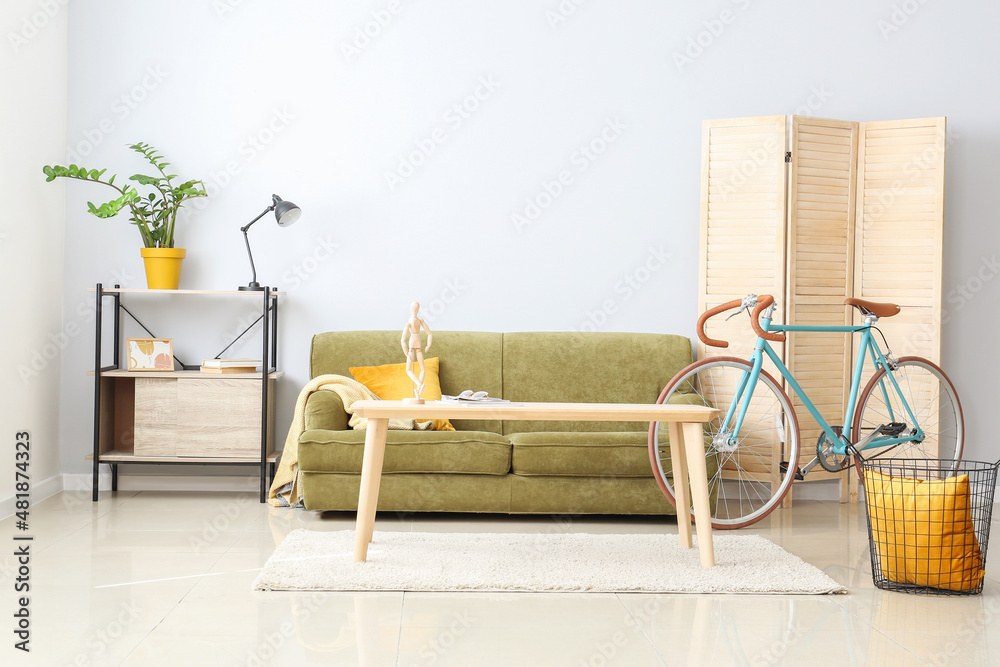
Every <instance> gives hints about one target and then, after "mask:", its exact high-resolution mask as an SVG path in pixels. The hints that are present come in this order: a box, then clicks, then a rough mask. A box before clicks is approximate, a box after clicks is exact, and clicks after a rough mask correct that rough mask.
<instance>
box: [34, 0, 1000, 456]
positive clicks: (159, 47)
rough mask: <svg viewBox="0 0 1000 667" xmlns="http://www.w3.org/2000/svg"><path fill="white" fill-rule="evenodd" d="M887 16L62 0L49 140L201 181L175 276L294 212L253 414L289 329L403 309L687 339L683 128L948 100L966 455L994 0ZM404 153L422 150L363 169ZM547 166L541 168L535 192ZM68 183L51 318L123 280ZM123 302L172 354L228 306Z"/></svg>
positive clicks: (68, 370)
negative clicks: (59, 69) (66, 5)
mask: <svg viewBox="0 0 1000 667" xmlns="http://www.w3.org/2000/svg"><path fill="white" fill-rule="evenodd" d="M902 4H904V5H906V8H907V10H909V11H911V12H912V14H910V15H908V14H906V13H905V12H904V10H903V9H894V7H895V6H897V5H899V3H898V2H894V1H890V0H878V1H874V2H873V1H871V0H867V1H862V0H848V1H845V2H841V3H836V4H830V3H825V4H818V3H803V2H792V1H791V0H784V1H780V2H779V1H775V2H769V3H763V2H757V1H756V0H737V1H729V0H715V1H714V2H707V3H676V2H671V3H666V2H654V1H652V0H634V1H632V2H628V3H613V2H607V1H601V0H590V1H588V2H583V1H582V0H576V1H575V2H574V1H572V0H562V1H561V2H560V1H559V0H548V1H538V2H528V1H527V0H518V1H509V0H508V1H504V2H500V1H495V2H467V1H466V2H461V1H459V0H424V1H422V2H412V3H411V2H405V1H403V2H399V3H397V2H395V1H393V2H390V1H389V0H376V1H370V2H360V1H355V2H337V3H331V2H327V1H321V0H309V1H307V0H303V1H289V2H281V3H279V2H266V1H265V0H256V1H254V0H244V1H239V0H217V1H216V2H202V1H198V2H195V1H194V0H181V1H176V2H171V3H162V2H149V1H146V2H136V1H134V0H133V1H126V0H103V1H101V2H97V1H95V0H89V1H88V0H76V1H75V2H74V3H72V6H71V9H70V17H71V24H70V77H69V78H70V84H69V124H68V128H69V130H68V144H69V146H70V147H71V148H72V149H74V150H75V151H76V152H77V154H78V155H81V156H83V154H84V153H89V154H87V155H86V156H85V157H81V158H80V159H81V160H82V161H83V163H84V164H85V165H86V166H88V167H97V168H104V167H108V168H109V169H110V170H111V171H118V172H119V173H121V174H122V176H123V177H124V176H127V175H129V174H131V173H134V172H135V171H139V170H140V169H141V167H142V163H141V161H140V160H139V159H138V157H136V156H132V155H130V154H129V153H128V151H127V150H126V149H125V148H124V145H125V144H126V143H130V142H132V141H136V140H142V141H147V142H150V143H152V144H154V145H156V146H157V147H159V148H161V149H162V150H163V151H164V153H165V154H166V156H167V157H168V158H169V159H170V160H171V161H172V162H173V165H174V168H175V169H176V170H177V173H179V174H180V175H181V176H185V177H194V176H198V177H202V178H204V179H205V182H206V183H207V184H208V185H209V188H210V191H211V194H212V196H211V197H210V198H209V199H208V200H207V201H206V202H202V203H203V205H202V206H199V207H197V209H196V210H195V212H194V215H192V216H191V218H190V222H189V223H188V224H185V225H184V226H183V228H182V229H181V230H180V232H179V245H183V246H185V247H186V248H187V249H188V259H187V260H186V264H185V268H184V275H183V277H182V287H188V288H232V287H235V286H236V285H238V284H240V283H245V282H247V281H248V280H249V271H248V265H247V262H246V257H245V254H244V249H243V245H242V239H241V238H240V233H239V231H238V229H239V227H240V226H241V225H243V224H245V223H246V222H248V221H249V220H250V219H251V218H252V217H254V216H255V215H257V213H259V212H260V211H261V210H262V209H263V208H264V207H265V206H266V205H267V204H268V201H269V197H270V195H271V193H272V192H273V193H278V194H280V195H281V196H283V197H286V198H288V199H290V200H292V201H294V202H296V203H297V204H299V205H300V206H301V207H302V210H303V216H302V219H301V221H300V222H299V223H297V224H296V225H295V226H294V227H290V228H287V229H279V228H278V227H277V226H276V225H274V224H273V221H270V220H268V221H261V222H260V223H258V224H257V225H256V226H255V227H254V228H253V230H252V232H251V234H252V242H253V244H254V248H255V249H256V259H257V265H258V277H259V279H260V281H261V282H262V283H265V284H272V285H277V286H278V287H280V288H282V289H284V290H287V292H288V296H287V298H286V299H285V302H284V304H283V306H282V310H281V313H282V322H281V348H280V355H281V363H282V366H283V367H284V368H285V369H286V370H287V371H288V374H287V376H286V377H285V379H284V380H283V381H282V383H281V387H280V392H281V395H280V410H279V424H280V426H279V431H280V430H283V429H284V428H285V425H286V424H287V423H288V421H289V419H290V415H291V409H292V404H293V402H294V397H295V394H296V392H297V389H298V387H300V386H301V385H302V384H303V383H304V382H305V381H306V380H307V376H308V349H309V340H310V337H311V336H312V335H313V334H314V333H317V332H321V331H325V330H334V329H366V328H390V329H396V328H400V327H401V326H402V324H403V322H404V321H405V319H406V317H407V316H408V311H407V304H408V303H409V302H410V301H411V300H414V299H416V300H419V301H421V302H422V303H423V304H425V305H424V311H423V312H424V314H425V315H427V316H428V320H429V321H430V323H431V326H432V327H433V328H436V329H467V330H500V331H517V330H567V329H579V328H581V327H583V326H586V325H588V323H591V324H594V325H596V328H599V329H602V330H608V331H611V330H622V331H656V332H658V331H663V332H675V333H681V334H685V335H692V334H693V328H694V321H695V319H696V317H697V315H698V313H697V312H696V295H697V282H696V281H697V248H698V232H697V230H698V184H699V165H700V150H699V142H700V133H701V121H702V120H703V119H705V118H719V117H731V116H743V115H758V114H781V113H804V112H808V113H814V114H816V115H823V116H828V117H833V118H845V119H852V120H869V119H870V120H877V119H894V118H912V117H922V116H937V115H946V116H948V119H949V128H950V130H951V131H952V134H953V143H952V145H951V146H950V147H949V152H948V175H947V179H948V183H947V185H948V196H947V210H946V216H947V221H946V224H947V233H948V240H947V244H946V249H945V252H946V257H945V293H946V294H947V295H948V299H947V303H946V307H947V308H948V319H947V321H946V323H945V325H944V331H945V339H944V345H945V354H944V365H945V366H946V368H947V369H948V370H949V371H950V372H951V374H952V376H953V379H954V380H955V382H956V384H957V385H958V388H959V391H960V392H961V394H962V395H963V397H964V398H965V404H966V417H967V422H968V430H969V438H970V443H969V451H970V454H971V455H972V456H973V457H976V458H985V459H995V458H997V453H998V451H1000V447H998V446H997V445H996V444H994V443H993V442H991V441H990V440H988V439H987V438H988V435H987V434H988V432H989V431H988V429H987V425H988V423H989V422H988V416H989V414H990V412H991V411H992V410H993V409H994V408H993V405H992V403H993V398H992V397H993V396H994V395H995V394H996V389H997V379H996V378H997V375H998V373H997V371H998V368H997V366H998V364H997V362H996V361H995V360H993V358H992V357H991V356H990V355H989V354H985V355H984V354H982V353H981V351H982V350H983V349H984V347H983V345H982V342H981V340H982V336H983V335H985V332H988V331H990V329H991V328H995V327H996V326H997V325H998V324H1000V323H998V321H997V320H998V316H997V308H996V303H997V294H998V288H1000V281H992V280H990V279H991V278H992V277H993V276H994V275H995V273H996V269H995V268H994V267H993V265H992V264H989V263H984V258H985V259H992V258H993V256H994V254H995V253H996V252H997V250H998V247H1000V228H998V226H997V225H996V224H995V223H994V213H993V211H995V210H997V208H998V207H997V203H998V202H997V199H998V197H1000V189H998V188H996V187H995V185H994V183H993V180H994V179H992V178H990V176H991V175H992V174H994V173H995V172H996V168H995V165H996V164H997V158H998V157H1000V136H998V134H1000V133H998V129H997V124H996V118H997V117H998V116H1000V96H998V94H997V92H996V86H995V85H993V82H992V81H993V79H992V75H993V73H992V71H990V70H989V69H987V66H988V65H990V66H991V65H993V64H995V63H997V62H1000V46H998V43H1000V42H998V40H997V39H996V37H995V34H994V32H995V26H996V25H997V24H998V19H1000V8H998V7H997V6H996V5H994V4H991V3H986V2H969V1H958V2H950V3H926V4H920V3H918V2H915V1H914V2H908V3H902ZM560 8H562V10H564V11H566V13H567V14H568V16H565V17H561V15H560V14H558V12H560ZM570 10H572V12H571V13H570ZM393 12H395V13H393ZM556 17H560V19H559V20H556ZM561 18H565V20H561ZM379 20H380V21H381V22H382V23H383V24H384V25H381V26H380V25H379V23H377V22H376V21H379ZM893 21H895V23H896V24H899V25H898V29H896V30H888V29H887V28H886V26H889V27H890V28H896V27H897V26H896V25H894V24H893ZM366 29H369V30H370V32H371V33H372V34H373V36H372V37H369V38H367V42H365V41H364V40H362V39H358V40H357V46H355V48H356V49H357V53H354V54H347V53H345V46H347V45H352V42H353V41H354V40H355V39H356V38H357V37H358V36H359V35H361V34H363V31H364V30H366ZM699 40H700V41H701V42H702V46H700V47H699V46H697V42H698V41H699ZM692 44H693V45H695V46H692ZM688 49H690V50H689V51H688V53H689V56H690V62H686V63H685V62H680V63H679V62H678V59H677V57H676V55H677V54H684V53H685V51H686V50H688ZM484 82H486V83H484ZM477 95H478V99H477V97H476V96H477ZM463 103H464V104H466V105H467V107H468V109H469V110H468V111H467V112H464V116H465V117H463V116H461V115H456V111H455V110H454V107H455V105H456V104H458V105H462V104H463ZM810 105H811V107H810ZM602 134H603V135H604V139H605V140H607V143H602V140H601V139H600V138H601V137H602ZM591 142H594V145H595V147H596V148H598V149H602V150H603V152H602V153H601V154H600V155H594V156H593V159H590V158H588V157H586V156H585V155H584V153H583V152H581V147H582V146H586V145H587V144H590V143H591ZM431 145H433V151H431V148H430V147H431ZM420 146H424V147H425V148H424V152H425V153H429V155H426V156H422V155H420V154H419V153H414V151H418V150H420V148H419V147H420ZM410 155H413V161H414V162H420V164H419V165H418V166H416V167H414V168H413V173H412V174H409V173H408V172H404V175H402V176H399V182H396V183H393V184H390V183H389V180H388V179H387V177H386V174H387V173H391V172H393V171H394V170H398V169H399V168H400V160H401V159H403V160H408V159H409V157H408V156H410ZM32 168H34V166H33V167H32ZM560 172H565V173H564V174H563V180H564V181H565V183H566V184H564V185H562V186H555V185H552V183H553V182H554V181H557V180H558V178H559V175H560ZM397 175H398V174H397ZM546 184H549V185H548V187H549V189H550V190H551V191H552V192H553V193H556V192H558V194H552V198H551V203H550V204H549V205H548V206H547V207H546V208H544V210H542V211H541V213H540V215H538V216H537V217H536V218H535V219H534V221H533V222H532V223H530V224H528V225H525V226H523V227H522V228H518V226H517V225H516V224H515V223H514V221H513V220H512V216H513V214H517V213H520V214H522V215H526V213H525V209H526V201H527V200H528V199H535V198H538V197H540V196H541V200H542V203H549V202H548V200H546V198H545V196H543V195H544V193H545V188H546ZM87 185H88V184H75V183H73V184H69V185H68V186H67V187H66V193H67V222H66V244H67V247H68V248H70V249H72V252H70V253H67V258H66V268H65V283H64V301H63V308H64V313H65V317H66V320H67V322H75V323H84V322H85V320H86V318H87V315H88V313H87V308H88V305H89V303H90V297H89V296H88V294H87V292H86V289H87V288H88V287H92V286H93V284H94V283H96V282H98V281H102V282H104V283H106V284H111V283H113V282H115V281H116V280H118V281H121V280H125V282H126V283H127V284H128V285H129V286H141V284H142V280H143V278H142V269H141V265H140V261H139V258H138V250H137V247H138V245H139V237H138V234H137V233H136V232H135V231H134V230H133V229H132V228H131V227H129V226H128V224H127V223H126V221H125V220H124V219H122V220H113V221H102V220H97V219H95V218H93V217H91V216H88V215H87V214H86V213H85V212H84V209H85V201H87V200H88V199H90V200H94V201H95V202H96V201H97V199H98V198H100V197H101V196H102V194H103V193H101V192H99V191H98V190H97V188H96V186H95V187H87ZM559 187H561V191H559ZM50 188H51V190H50V192H51V194H52V196H53V197H55V196H57V193H58V190H59V188H58V187H56V186H50ZM662 255H669V257H667V259H666V260H665V261H652V263H651V266H653V267H655V270H653V271H650V272H648V273H647V272H646V269H645V267H646V263H647V261H651V260H653V259H654V258H657V257H660V256H662ZM977 274H979V276H977ZM116 276H118V277H117V278H116ZM980 276H981V277H980ZM626 279H628V280H632V281H633V283H634V284H636V285H638V289H635V288H630V287H629V286H628V284H627V282H626ZM643 280H645V282H641V281H643ZM966 286H967V287H968V288H970V289H971V290H973V291H975V292H976V293H975V294H972V293H971V291H970V292H969V293H968V295H969V297H970V298H968V299H966V298H964V297H960V296H959V292H957V291H956V290H958V289H959V288H965V287H966ZM606 301H610V302H612V305H613V308H612V309H611V310H613V311H614V312H613V313H610V314H609V313H607V312H602V306H603V304H604V303H605V302H606ZM133 303H135V304H136V308H135V310H136V312H137V314H138V315H140V319H144V321H146V323H147V324H148V325H149V326H150V328H152V329H153V330H154V332H155V333H156V334H157V335H160V336H169V337H172V338H173V339H174V342H175V347H176V349H177V351H178V352H179V353H180V354H181V355H182V356H186V357H187V358H189V359H193V360H197V359H199V358H201V357H202V356H211V355H212V354H215V353H216V352H217V351H218V350H219V349H221V347H222V345H223V344H224V343H225V342H226V335H227V334H228V335H231V333H232V332H233V331H234V330H236V329H237V325H238V323H239V321H241V320H243V319H244V318H245V317H246V316H247V314H248V312H249V310H250V309H249V307H247V306H246V305H240V304H239V303H233V304H232V307H230V302H212V304H211V306H208V307H204V308H197V309H193V308H191V309H189V306H188V304H189V302H188V301H180V300H173V301H170V302H169V303H164V304H163V305H164V306H169V308H164V307H161V302H159V301H158V302H155V303H154V302H149V301H146V302H142V303H139V302H133ZM147 320H148V321H147ZM980 332H983V333H980ZM91 345H92V342H91V339H90V334H89V329H88V333H87V335H81V336H77V337H75V338H73V340H72V341H71V342H70V345H69V349H68V351H67V354H65V355H64V357H63V370H64V382H63V394H62V396H63V406H62V411H61V427H62V430H61V432H62V453H63V470H65V471H67V472H75V473H84V472H86V471H87V467H86V465H85V463H84V462H83V455H84V453H85V452H86V451H88V450H89V448H90V446H91V443H90V422H91V404H90V403H89V397H90V395H91V387H90V384H89V383H88V381H87V379H86V377H85V376H84V373H85V371H86V370H88V369H89V368H90V366H91V359H92V352H91ZM243 351H244V352H246V353H247V354H252V353H253V350H252V349H249V348H244V350H243Z"/></svg>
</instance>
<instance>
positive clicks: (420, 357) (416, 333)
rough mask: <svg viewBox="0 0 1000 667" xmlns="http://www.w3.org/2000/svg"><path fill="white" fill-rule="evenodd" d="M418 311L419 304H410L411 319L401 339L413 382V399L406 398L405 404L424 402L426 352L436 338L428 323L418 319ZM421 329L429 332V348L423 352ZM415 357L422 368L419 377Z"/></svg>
mask: <svg viewBox="0 0 1000 667" xmlns="http://www.w3.org/2000/svg"><path fill="white" fill-rule="evenodd" d="M418 310H420V304H419V303H417V302H416V301H414V302H413V303H411V304H410V319H409V320H408V321H407V322H406V326H405V327H403V335H402V337H400V339H399V344H400V345H401V346H402V348H403V354H405V355H406V374H407V375H409V376H410V379H411V380H413V398H404V399H403V402H404V403H415V404H421V403H423V402H424V399H422V398H420V394H422V393H423V391H424V377H425V376H426V375H427V369H426V368H425V367H424V352H427V351H428V350H430V349H431V340H432V339H433V338H434V334H432V333H431V330H430V328H429V327H428V326H427V323H426V322H424V321H423V320H422V319H420V318H419V317H417V311H418ZM420 329H423V330H424V331H426V332H427V347H425V348H424V349H423V350H421V349H420V347H421V340H420ZM414 357H416V360H417V366H419V367H420V374H419V375H417V374H416V373H415V372H414V371H413V359H414Z"/></svg>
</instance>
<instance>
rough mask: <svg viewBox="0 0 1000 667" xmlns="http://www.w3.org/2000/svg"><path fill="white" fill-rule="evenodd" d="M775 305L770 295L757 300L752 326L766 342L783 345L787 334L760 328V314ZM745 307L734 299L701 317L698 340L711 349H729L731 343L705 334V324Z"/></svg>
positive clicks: (741, 301)
mask: <svg viewBox="0 0 1000 667" xmlns="http://www.w3.org/2000/svg"><path fill="white" fill-rule="evenodd" d="M772 303H774V297H773V296H771V295H770V294H762V295H761V296H760V297H758V298H757V305H756V307H754V309H753V313H752V314H751V317H750V326H751V327H753V330H754V333H756V334H757V335H758V336H760V337H761V338H763V339H765V340H771V341H774V342H776V343H783V342H784V341H785V334H783V333H769V332H767V331H764V330H763V329H761V328H760V322H759V320H760V314H761V312H762V311H763V310H764V309H765V308H768V307H770V305H771V304H772ZM742 305H743V299H733V300H732V301H727V302H726V303H723V304H720V305H718V306H716V307H715V308H709V309H708V310H706V311H705V312H704V313H702V314H701V317H699V318H698V338H699V339H700V340H701V342H702V343H704V344H705V345H709V346H711V347H723V348H724V347H729V343H728V342H727V341H724V340H717V339H715V338H709V337H708V336H707V335H706V334H705V323H706V322H708V320H709V318H711V317H714V316H716V315H718V314H719V313H722V312H725V311H727V310H730V309H732V308H739V307H740V306H742Z"/></svg>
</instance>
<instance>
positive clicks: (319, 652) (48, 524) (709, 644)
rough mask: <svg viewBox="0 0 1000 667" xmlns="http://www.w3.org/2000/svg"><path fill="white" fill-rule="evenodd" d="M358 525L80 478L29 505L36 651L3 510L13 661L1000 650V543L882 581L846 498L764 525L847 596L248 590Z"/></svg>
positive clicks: (619, 660)
mask: <svg viewBox="0 0 1000 667" xmlns="http://www.w3.org/2000/svg"><path fill="white" fill-rule="evenodd" d="M352 526H353V515H347V514H332V515H329V514H328V515H319V514H315V513H310V512H304V511H301V510H288V509H273V508H269V507H267V506H265V505H260V504H258V503H257V502H256V498H254V497H252V496H250V495H247V494H236V493H231V494H210V493H191V492H128V491H126V492H119V493H117V494H116V495H114V496H112V495H111V494H109V493H106V494H102V497H101V500H100V501H99V502H97V503H91V502H90V499H89V494H87V493H69V492H64V493H61V494H59V495H57V496H55V497H53V498H49V499H47V500H45V501H43V502H40V503H38V504H37V505H36V506H34V507H32V508H31V531H30V533H31V534H33V535H34V536H35V541H34V543H33V545H32V560H31V574H30V576H31V603H30V613H31V631H32V635H31V647H32V652H31V654H30V655H25V654H23V653H20V652H18V651H15V650H14V649H13V648H12V645H13V643H14V642H13V639H12V633H11V630H12V629H13V622H12V620H11V619H12V615H11V614H12V613H13V612H12V610H13V609H14V606H15V603H16V598H15V593H14V592H13V584H14V579H15V578H16V577H17V576H18V575H17V570H16V567H15V565H14V559H13V558H12V557H11V556H10V555H9V554H10V553H11V552H12V551H13V549H12V548H10V545H12V544H13V539H12V538H13V534H14V532H15V526H14V519H13V518H9V519H6V520H4V521H2V522H0V539H2V540H4V546H3V547H2V550H0V553H3V554H5V556H3V557H0V615H2V617H3V618H6V619H7V621H6V622H5V623H4V624H3V625H4V627H3V628H0V629H2V630H3V632H2V633H0V636H3V637H5V639H4V640H3V645H2V648H0V664H2V665H22V664H24V665H53V666H63V665H141V666H143V667H151V666H154V665H213V666H215V665H245V666H247V667H258V666H261V665H282V666H283V665H294V666H299V665H378V666H381V665H394V666H395V665H398V666H401V667H410V666H411V665H461V666H463V667H464V666H467V665H468V666H477V667H478V666H485V665H519V666H520V665H546V666H548V665H567V666H570V667H602V666H605V665H626V666H629V667H641V666H645V665H730V664H732V665H750V666H751V667H756V666H758V665H772V664H802V665H827V664H829V665H922V664H932V665H996V664H1000V567H998V565H997V563H998V561H1000V557H997V556H996V555H994V556H993V558H992V559H991V560H990V561H989V562H988V564H987V570H988V576H989V579H988V581H987V583H986V587H985V592H984V593H983V595H981V596H975V597H963V598H942V597H929V596H913V595H905V594H899V593H886V592H882V591H878V590H877V589H875V588H874V587H873V586H872V582H871V572H870V565H869V562H868V546H867V538H866V533H865V523H864V517H863V515H860V514H859V513H858V511H857V508H856V507H851V506H848V505H840V504H838V503H834V502H816V501H812V502H807V501H802V502H799V503H797V505H796V507H795V508H793V509H791V510H780V511H779V512H778V513H776V515H775V516H772V518H769V519H767V520H765V521H764V522H761V523H760V524H757V526H755V527H754V528H753V529H752V532H755V533H759V534H761V535H764V536H766V537H768V538H769V539H771V540H773V541H775V542H777V543H778V544H781V545H783V546H784V547H785V548H786V549H788V550H789V551H791V552H792V553H795V554H797V555H799V556H801V557H802V558H804V559H805V560H807V561H809V562H811V563H813V564H815V565H816V566H818V567H820V568H821V569H823V570H825V571H826V572H827V573H828V574H830V575H831V576H832V577H833V578H835V579H837V580H838V581H840V582H842V583H843V584H845V585H846V586H847V587H848V588H849V589H850V594H849V595H836V596H736V595H728V596H727V595H642V594H630V595H625V594H618V595H615V594H513V593H505V594H490V593H483V594H441V593H438V594H428V593H406V594H403V593H367V594H353V593H308V594H303V593H254V592H252V591H251V590H250V583H251V581H252V580H253V579H254V577H255V575H256V572H257V570H258V569H259V568H260V567H261V565H262V564H263V563H264V562H265V561H266V560H267V558H268V556H269V555H270V554H271V553H272V551H273V550H274V548H275V545H276V544H278V543H279V542H280V541H281V540H282V539H283V537H284V536H285V535H287V534H288V533H289V532H290V531H292V530H294V529H296V528H307V529H310V530H343V529H347V528H351V527H352ZM995 527H996V524H995V523H994V528H995ZM377 529H378V530H401V531H410V530H413V531H470V532H472V531H517V532H563V531H572V532H602V533H608V532H612V533H613V532H623V533H627V532H649V531H668V532H676V525H675V524H674V523H673V522H664V521H661V520H651V519H622V518H614V517H596V518H595V517H574V518H567V517H548V516H543V517H495V516H489V517H467V516H460V515H447V516H428V515H405V516H398V515H384V516H383V515H379V523H378V524H377ZM994 534H996V532H995V531H994ZM997 548H1000V547H994V550H995V549H997ZM8 626H9V628H8Z"/></svg>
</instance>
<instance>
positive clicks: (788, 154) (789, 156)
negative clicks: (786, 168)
mask: <svg viewBox="0 0 1000 667" xmlns="http://www.w3.org/2000/svg"><path fill="white" fill-rule="evenodd" d="M791 161H792V151H785V162H791Z"/></svg>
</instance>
